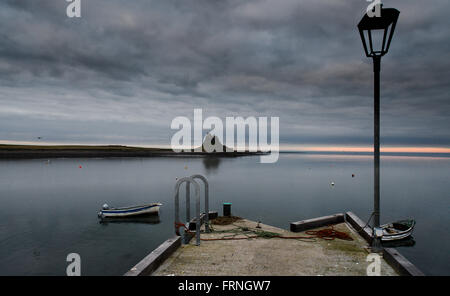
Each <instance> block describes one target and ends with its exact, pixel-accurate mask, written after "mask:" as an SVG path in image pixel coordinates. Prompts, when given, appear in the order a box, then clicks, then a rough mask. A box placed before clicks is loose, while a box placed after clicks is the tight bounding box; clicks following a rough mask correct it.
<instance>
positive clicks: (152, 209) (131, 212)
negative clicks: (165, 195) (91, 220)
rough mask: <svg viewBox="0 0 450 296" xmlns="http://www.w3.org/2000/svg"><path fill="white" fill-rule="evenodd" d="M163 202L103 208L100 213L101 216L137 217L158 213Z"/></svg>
mask: <svg viewBox="0 0 450 296" xmlns="http://www.w3.org/2000/svg"><path fill="white" fill-rule="evenodd" d="M161 205H162V204H160V203H154V204H147V205H142V206H135V207H127V208H111V209H104V210H101V211H100V212H99V213H98V215H99V217H101V218H121V217H135V216H141V215H158V214H159V208H160V206H161Z"/></svg>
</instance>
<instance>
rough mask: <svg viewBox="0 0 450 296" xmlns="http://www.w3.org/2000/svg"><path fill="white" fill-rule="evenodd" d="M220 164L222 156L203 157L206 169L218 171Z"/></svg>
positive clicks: (212, 171)
mask: <svg viewBox="0 0 450 296" xmlns="http://www.w3.org/2000/svg"><path fill="white" fill-rule="evenodd" d="M219 165H220V157H214V156H209V157H203V166H204V167H205V170H206V171H207V172H208V173H210V174H212V173H215V172H216V171H217V169H218V168H219Z"/></svg>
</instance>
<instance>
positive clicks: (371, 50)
mask: <svg viewBox="0 0 450 296" xmlns="http://www.w3.org/2000/svg"><path fill="white" fill-rule="evenodd" d="M399 14H400V12H399V11H398V10H397V9H395V8H382V7H381V15H380V16H378V17H377V16H373V17H369V16H368V15H367V13H366V14H364V16H363V18H362V19H361V21H360V22H359V24H358V30H359V34H360V35H361V40H362V43H363V47H364V52H365V53H366V56H367V57H369V58H372V59H373V72H374V142H373V146H374V210H373V216H374V221H373V229H372V235H373V240H372V251H374V252H379V251H381V250H382V246H381V239H380V237H381V235H382V232H381V229H380V62H381V57H382V56H384V55H385V54H386V53H387V52H388V50H389V45H390V44H391V40H392V36H393V35H394V29H395V25H396V23H397V19H398V15H399ZM366 38H367V40H366Z"/></svg>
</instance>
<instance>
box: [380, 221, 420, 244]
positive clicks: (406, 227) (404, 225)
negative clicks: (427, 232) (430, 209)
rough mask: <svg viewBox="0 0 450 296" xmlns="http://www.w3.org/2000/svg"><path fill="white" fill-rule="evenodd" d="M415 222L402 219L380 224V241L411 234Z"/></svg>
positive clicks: (402, 237) (396, 238) (393, 239)
mask: <svg viewBox="0 0 450 296" xmlns="http://www.w3.org/2000/svg"><path fill="white" fill-rule="evenodd" d="M415 224H416V222H415V221H414V220H402V221H398V222H394V223H392V224H385V225H382V226H381V228H382V229H383V236H382V238H381V241H383V242H389V241H396V240H402V239H405V238H407V237H409V236H410V235H411V234H412V232H413V230H414V226H415Z"/></svg>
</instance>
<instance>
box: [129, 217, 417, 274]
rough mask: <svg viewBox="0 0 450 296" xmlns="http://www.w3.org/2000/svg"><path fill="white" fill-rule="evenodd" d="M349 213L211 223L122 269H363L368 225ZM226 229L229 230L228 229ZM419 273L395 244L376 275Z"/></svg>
mask: <svg viewBox="0 0 450 296" xmlns="http://www.w3.org/2000/svg"><path fill="white" fill-rule="evenodd" d="M329 224H334V229H336V230H338V231H342V232H345V233H347V234H348V235H350V236H351V237H352V238H353V240H341V239H334V240H324V239H320V238H316V239H314V240H313V241H312V240H305V239H281V238H270V239H267V238H260V237H258V238H251V239H241V240H212V241H206V240H204V239H216V238H223V237H229V236H230V235H234V237H235V238H240V237H242V238H246V236H245V235H242V234H237V235H236V233H232V229H236V227H242V228H246V229H249V230H259V231H261V230H262V231H268V232H275V233H279V234H281V235H282V236H289V237H292V236H309V235H308V234H306V233H305V231H306V230H311V229H313V228H314V230H317V229H323V228H326V227H327V225H329ZM361 224H362V221H361V220H359V218H357V217H356V216H355V215H354V214H353V213H351V212H348V213H346V214H345V215H344V214H337V215H332V216H327V217H320V218H316V219H311V220H305V221H300V222H295V223H291V231H289V230H285V229H280V228H276V227H273V226H270V225H265V224H259V226H260V227H261V228H256V226H257V223H256V222H254V221H250V220H246V219H242V220H238V221H236V222H234V223H233V224H230V225H214V224H213V228H214V230H215V232H214V231H213V232H211V233H204V232H202V233H201V238H202V241H201V244H200V246H196V245H195V239H192V240H191V241H190V242H189V243H188V244H182V243H181V238H180V237H177V236H175V237H173V238H171V239H169V240H167V241H166V242H164V243H163V244H162V245H161V246H160V247H158V248H157V249H155V250H154V251H153V252H152V253H150V254H149V255H148V256H147V257H145V258H144V259H143V260H142V261H141V262H139V263H138V264H137V265H136V266H134V267H133V268H132V269H131V270H130V271H129V272H127V273H126V274H125V275H128V276H133V275H189V276H190V275H252V276H255V275H256V276H258V275H275V276H277V275H280V276H283V275H316V276H318V275H319V276H320V275H361V276H364V275H367V271H366V270H367V267H368V265H369V264H370V262H367V261H366V260H367V255H368V254H369V249H368V240H367V239H368V238H369V240H370V233H368V232H369V231H370V228H368V227H367V228H363V225H361ZM228 231H230V232H228ZM400 274H405V275H423V274H422V273H421V272H420V271H419V270H418V269H417V268H416V267H415V266H414V265H412V264H411V263H410V262H409V261H408V260H406V259H405V258H404V257H403V256H402V255H401V254H399V253H398V252H397V250H395V249H388V248H386V249H385V251H384V253H383V254H382V259H381V275H389V276H392V275H400Z"/></svg>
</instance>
